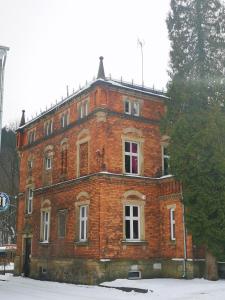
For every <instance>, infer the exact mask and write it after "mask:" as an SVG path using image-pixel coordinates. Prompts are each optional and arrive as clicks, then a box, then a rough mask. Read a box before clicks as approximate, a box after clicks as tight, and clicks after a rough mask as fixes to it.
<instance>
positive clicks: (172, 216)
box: [170, 207, 176, 241]
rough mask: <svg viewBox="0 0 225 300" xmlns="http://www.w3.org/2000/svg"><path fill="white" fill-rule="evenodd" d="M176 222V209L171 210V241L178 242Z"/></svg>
mask: <svg viewBox="0 0 225 300" xmlns="http://www.w3.org/2000/svg"><path fill="white" fill-rule="evenodd" d="M175 227H176V221H175V208H174V207H172V208H170V239H171V241H175V240H176V229H175Z"/></svg>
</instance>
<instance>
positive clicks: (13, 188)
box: [0, 124, 19, 245]
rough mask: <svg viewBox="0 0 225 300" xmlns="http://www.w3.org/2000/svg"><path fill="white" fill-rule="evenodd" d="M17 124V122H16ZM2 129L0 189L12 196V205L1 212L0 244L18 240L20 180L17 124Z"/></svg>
mask: <svg viewBox="0 0 225 300" xmlns="http://www.w3.org/2000/svg"><path fill="white" fill-rule="evenodd" d="M14 125H15V124H14ZM14 125H13V126H12V124H10V126H8V127H4V128H3V129H2V149H1V153H0V191H1V192H5V193H7V194H8V195H9V197H10V207H9V209H8V210H7V211H5V212H1V213H0V245H2V244H8V243H15V241H16V234H15V232H16V208H17V201H16V197H17V193H18V182H19V166H18V155H17V151H16V133H15V126H14Z"/></svg>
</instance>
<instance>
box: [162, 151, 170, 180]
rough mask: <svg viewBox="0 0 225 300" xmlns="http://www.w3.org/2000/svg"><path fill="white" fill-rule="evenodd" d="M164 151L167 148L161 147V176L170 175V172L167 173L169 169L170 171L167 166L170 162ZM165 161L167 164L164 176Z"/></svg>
mask: <svg viewBox="0 0 225 300" xmlns="http://www.w3.org/2000/svg"><path fill="white" fill-rule="evenodd" d="M165 149H167V146H166V145H163V146H162V173H163V175H169V174H170V172H169V169H170V167H169V166H170V164H169V162H170V155H168V154H165ZM165 160H167V162H168V173H167V174H166V173H165Z"/></svg>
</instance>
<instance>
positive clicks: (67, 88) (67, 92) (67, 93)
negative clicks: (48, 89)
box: [66, 85, 69, 97]
mask: <svg viewBox="0 0 225 300" xmlns="http://www.w3.org/2000/svg"><path fill="white" fill-rule="evenodd" d="M66 95H67V97H69V86H68V85H67V86H66Z"/></svg>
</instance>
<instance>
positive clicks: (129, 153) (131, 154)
mask: <svg viewBox="0 0 225 300" xmlns="http://www.w3.org/2000/svg"><path fill="white" fill-rule="evenodd" d="M126 143H129V144H130V151H129V152H127V151H126ZM132 144H136V145H137V153H134V152H132ZM139 152H140V144H139V143H138V142H134V141H130V140H124V171H125V173H126V174H129V175H138V174H140V154H139ZM126 156H129V157H130V172H126ZM133 157H137V173H132V158H133Z"/></svg>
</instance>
